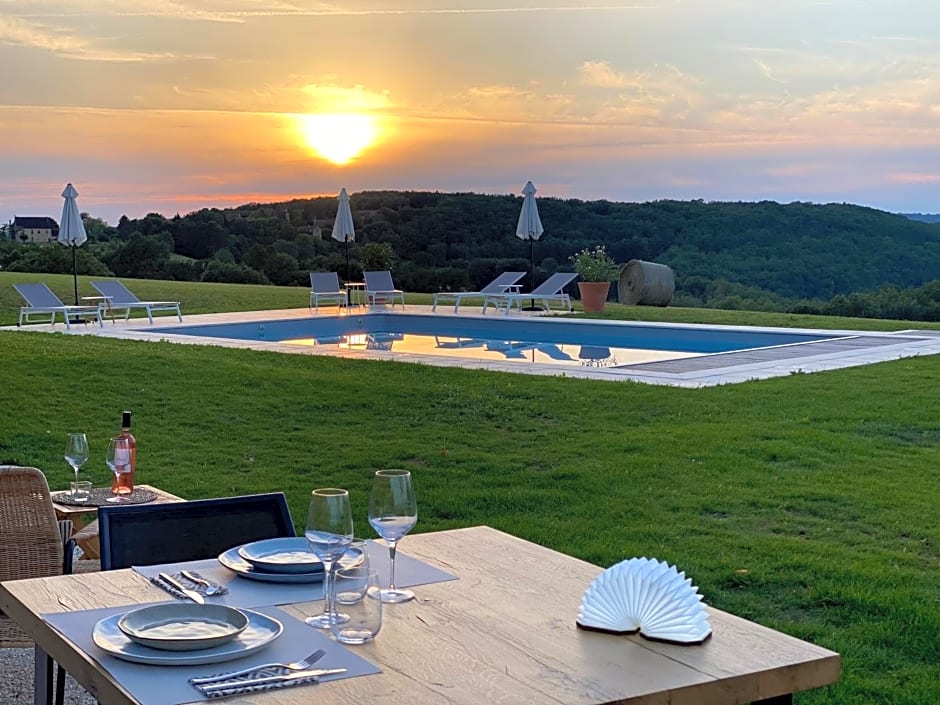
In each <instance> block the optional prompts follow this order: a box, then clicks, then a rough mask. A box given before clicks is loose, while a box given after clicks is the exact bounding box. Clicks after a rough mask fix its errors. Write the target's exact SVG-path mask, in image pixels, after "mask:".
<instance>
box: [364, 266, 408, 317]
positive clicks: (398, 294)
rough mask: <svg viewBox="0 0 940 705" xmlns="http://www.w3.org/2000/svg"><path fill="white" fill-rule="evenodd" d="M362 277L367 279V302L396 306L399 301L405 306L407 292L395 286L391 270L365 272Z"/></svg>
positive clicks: (372, 304) (373, 304)
mask: <svg viewBox="0 0 940 705" xmlns="http://www.w3.org/2000/svg"><path fill="white" fill-rule="evenodd" d="M362 278H363V279H365V280H366V302H367V303H368V304H369V305H370V306H375V305H376V304H385V303H388V304H391V305H392V308H394V307H395V301H398V302H399V303H401V307H402V309H404V308H405V292H403V291H402V290H401V289H396V288H395V284H394V283H392V273H391V272H390V271H388V270H387V269H386V270H383V271H381V272H363V273H362Z"/></svg>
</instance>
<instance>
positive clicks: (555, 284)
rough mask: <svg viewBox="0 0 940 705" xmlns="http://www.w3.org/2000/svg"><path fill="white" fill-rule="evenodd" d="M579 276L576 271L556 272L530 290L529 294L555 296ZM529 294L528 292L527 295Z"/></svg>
mask: <svg viewBox="0 0 940 705" xmlns="http://www.w3.org/2000/svg"><path fill="white" fill-rule="evenodd" d="M577 278H578V275H577V274H576V273H575V272H556V273H555V274H553V275H552V276H550V277H549V278H548V279H546V280H545V281H543V282H542V283H541V284H539V285H538V286H537V287H535V288H534V289H533V290H532V291H530V292H529V294H533V295H535V296H553V295H555V294H560V293H561V290H562V289H564V288H565V287H566V286H568V285H569V284H570V283H571V282H573V281H574V280H575V279H577ZM529 294H526V296H528V295H529Z"/></svg>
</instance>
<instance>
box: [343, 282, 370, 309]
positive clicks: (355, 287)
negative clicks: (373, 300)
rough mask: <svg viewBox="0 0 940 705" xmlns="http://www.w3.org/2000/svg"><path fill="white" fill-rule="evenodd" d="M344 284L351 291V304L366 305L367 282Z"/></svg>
mask: <svg viewBox="0 0 940 705" xmlns="http://www.w3.org/2000/svg"><path fill="white" fill-rule="evenodd" d="M343 286H345V287H346V289H347V290H348V291H349V305H350V306H365V305H366V283H365V282H346V283H345V284H344V285H343Z"/></svg>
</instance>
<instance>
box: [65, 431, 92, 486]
mask: <svg viewBox="0 0 940 705" xmlns="http://www.w3.org/2000/svg"><path fill="white" fill-rule="evenodd" d="M65 462H67V463H68V464H69V465H71V466H72V470H74V471H75V481H76V482H78V471H79V469H80V468H81V467H82V465H84V464H85V463H87V462H88V438H86V437H85V434H84V433H70V434H69V437H68V438H67V439H66V441H65Z"/></svg>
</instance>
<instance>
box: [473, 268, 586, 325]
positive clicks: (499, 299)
mask: <svg viewBox="0 0 940 705" xmlns="http://www.w3.org/2000/svg"><path fill="white" fill-rule="evenodd" d="M577 278H578V275H577V274H575V273H574V272H557V273H556V274H553V275H552V276H550V277H549V278H548V279H546V280H545V281H544V282H542V283H541V284H540V285H539V286H537V287H535V288H534V289H533V290H532V291H530V292H528V293H527V294H519V293H512V294H508V293H502V294H487V295H486V298H484V299H483V313H486V309H487V308H488V307H490V306H492V307H493V308H495V309H496V310H497V311H502V312H503V313H505V314H506V315H507V316H508V315H509V311H510V310H511V309H512V307H513V306H515V307H517V308H518V309H519V310H520V311H521V310H522V302H523V301H530V300H532V301H538V302H539V303H541V305H542V306H543V307H544V308H545V309H547V310H551V304H552V302H558V303H560V304H561V305H562V306H564V307H565V308H566V309H567V310H568V311H571V297H570V296H568V294H566V293H565V292H564V288H565V287H566V286H568V285H569V284H570V283H571V282H573V281H574V280H575V279H577Z"/></svg>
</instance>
